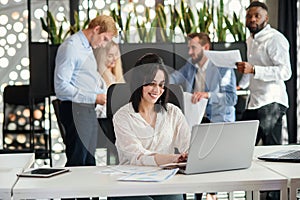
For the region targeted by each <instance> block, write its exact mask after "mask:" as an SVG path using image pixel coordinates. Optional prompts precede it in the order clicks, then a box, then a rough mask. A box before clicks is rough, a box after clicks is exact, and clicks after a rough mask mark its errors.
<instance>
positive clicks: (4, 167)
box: [0, 153, 34, 199]
mask: <svg viewBox="0 0 300 200" xmlns="http://www.w3.org/2000/svg"><path fill="white" fill-rule="evenodd" d="M33 162H34V153H7V154H0V163H1V165H0V199H11V195H12V194H11V192H12V188H13V187H14V185H15V183H16V182H17V180H18V177H17V174H18V173H21V172H22V171H23V170H24V169H27V168H29V167H31V165H32V164H33Z"/></svg>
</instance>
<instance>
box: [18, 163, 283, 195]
mask: <svg viewBox="0 0 300 200" xmlns="http://www.w3.org/2000/svg"><path fill="white" fill-rule="evenodd" d="M70 169H71V172H69V173H65V174H60V175H58V176H55V177H52V178H47V179H43V178H24V177H22V178H19V180H18V182H17V183H16V185H15V187H14V189H13V198H14V199H40V198H42V199H45V198H69V197H97V196H100V197H105V196H133V195H154V194H181V193H202V192H209V191H213V192H216V191H227V192H230V191H237V190H245V191H250V190H251V191H256V192H257V191H259V190H281V192H282V195H283V199H286V197H287V193H286V187H287V179H286V178H285V177H283V176H281V175H279V174H277V173H275V172H273V171H271V170H269V169H268V168H266V167H263V166H261V165H258V164H256V163H253V165H252V166H251V167H250V168H249V169H245V170H233V171H226V172H217V173H205V174H197V175H176V176H175V177H173V178H172V179H170V180H167V181H162V182H148V183H146V182H121V181H116V178H117V177H118V176H119V175H111V174H102V173H100V171H101V170H103V169H105V167H73V168H70Z"/></svg>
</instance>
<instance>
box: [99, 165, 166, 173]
mask: <svg viewBox="0 0 300 200" xmlns="http://www.w3.org/2000/svg"><path fill="white" fill-rule="evenodd" d="M158 170H160V168H159V167H154V166H136V165H109V166H107V169H104V170H102V171H101V173H102V174H135V173H148V172H155V171H158Z"/></svg>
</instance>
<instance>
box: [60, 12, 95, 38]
mask: <svg viewBox="0 0 300 200" xmlns="http://www.w3.org/2000/svg"><path fill="white" fill-rule="evenodd" d="M74 21H75V23H74V24H73V25H70V28H69V30H68V32H67V33H66V34H71V35H73V34H74V33H77V32H78V31H80V30H83V29H85V28H87V26H88V24H89V22H90V20H89V19H86V20H85V21H84V23H83V25H82V26H80V20H79V15H78V12H76V11H75V12H74Z"/></svg>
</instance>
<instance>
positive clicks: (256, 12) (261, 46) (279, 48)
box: [236, 1, 292, 145]
mask: <svg viewBox="0 0 300 200" xmlns="http://www.w3.org/2000/svg"><path fill="white" fill-rule="evenodd" d="M246 11H247V15H246V26H247V28H248V29H249V31H250V33H251V35H250V37H249V38H248V39H247V49H248V50H247V51H248V52H247V54H248V62H238V63H237V64H236V65H237V70H238V71H239V72H240V73H243V74H244V78H245V77H246V78H247V79H249V90H250V97H249V101H248V105H247V109H246V111H245V112H244V114H243V120H259V122H260V125H259V130H258V135H257V140H256V144H257V143H258V142H259V141H260V139H262V144H263V145H276V144H282V133H281V132H282V116H283V115H284V114H285V113H286V110H287V108H288V107H289V104H288V95H287V92H286V86H285V83H284V81H287V80H288V79H290V77H291V75H292V71H291V64H290V55H289V42H288V41H287V39H286V38H285V37H284V36H283V35H282V34H281V33H280V32H279V31H277V30H275V29H273V28H271V27H270V25H269V24H268V19H269V17H268V7H267V6H266V4H264V3H262V2H258V1H254V2H252V3H251V4H250V5H249V7H248V8H247V9H246ZM245 74H247V75H246V76H245ZM242 80H243V79H242ZM244 80H245V79H244ZM243 85H244V87H245V86H247V85H248V84H247V83H246V84H245V83H243Z"/></svg>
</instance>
